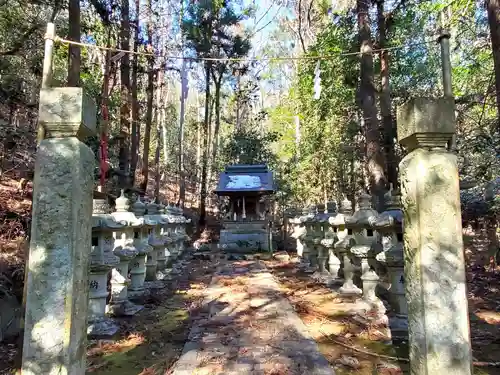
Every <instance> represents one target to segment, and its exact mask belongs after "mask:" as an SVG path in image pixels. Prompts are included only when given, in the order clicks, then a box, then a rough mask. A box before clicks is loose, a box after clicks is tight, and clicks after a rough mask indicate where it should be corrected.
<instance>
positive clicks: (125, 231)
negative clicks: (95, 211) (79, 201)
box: [107, 190, 143, 316]
mask: <svg viewBox="0 0 500 375" xmlns="http://www.w3.org/2000/svg"><path fill="white" fill-rule="evenodd" d="M122 197H123V190H122ZM123 198H124V197H123ZM117 201H118V204H117V206H118V207H117V209H120V198H118V200H117ZM121 209H122V210H123V211H117V212H114V213H113V214H111V215H112V217H113V218H114V219H115V220H117V221H119V222H120V223H122V224H124V226H123V227H121V228H118V229H116V230H115V231H114V232H113V238H114V241H115V246H114V249H113V254H114V255H116V256H117V257H118V258H119V259H120V262H119V264H118V265H117V266H116V267H115V268H113V269H112V270H111V299H110V304H109V305H108V311H107V312H108V313H109V314H112V315H115V316H131V315H135V314H136V313H137V312H138V311H140V310H142V308H143V306H138V305H135V304H133V303H132V302H130V301H129V300H128V285H129V283H130V280H129V278H128V273H129V263H130V261H131V260H132V259H134V258H135V257H136V256H137V254H138V252H137V250H136V248H135V247H134V227H133V224H134V220H136V218H135V216H133V215H132V216H133V217H130V215H129V214H130V212H128V211H126V210H127V209H128V202H127V203H126V205H125V206H122V207H121ZM121 213H124V214H125V215H121ZM131 220H132V221H131Z"/></svg>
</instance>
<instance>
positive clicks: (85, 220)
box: [22, 137, 94, 375]
mask: <svg viewBox="0 0 500 375" xmlns="http://www.w3.org/2000/svg"><path fill="white" fill-rule="evenodd" d="M93 171H94V154H93V152H92V151H91V150H90V149H89V148H88V147H87V146H86V145H84V144H83V143H81V142H80V141H79V140H78V139H76V138H73V137H71V138H63V139H44V140H42V141H41V142H40V146H39V149H38V152H37V158H36V163H35V179H34V189H33V190H34V196H33V222H32V226H31V242H30V249H29V263H28V277H27V281H26V283H27V285H26V290H27V296H26V314H25V330H24V346H23V351H22V354H23V359H22V374H23V375H39V374H45V375H56V374H71V375H84V374H85V367H86V366H85V351H86V337H87V311H88V297H89V285H88V281H89V256H90V248H91V243H92V241H91V240H92V190H93V187H94V180H93V175H94V174H93Z"/></svg>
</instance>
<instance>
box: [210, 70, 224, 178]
mask: <svg viewBox="0 0 500 375" xmlns="http://www.w3.org/2000/svg"><path fill="white" fill-rule="evenodd" d="M221 85H222V76H221V77H220V78H219V80H218V81H216V82H215V98H214V99H215V127H214V139H213V141H212V143H213V146H212V159H211V160H212V169H214V166H215V162H216V159H217V149H218V147H219V131H220V89H221Z"/></svg>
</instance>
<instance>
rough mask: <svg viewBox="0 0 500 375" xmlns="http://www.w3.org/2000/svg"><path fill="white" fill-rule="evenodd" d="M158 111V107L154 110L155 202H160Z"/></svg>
mask: <svg viewBox="0 0 500 375" xmlns="http://www.w3.org/2000/svg"><path fill="white" fill-rule="evenodd" d="M159 111H160V109H159V108H158V107H156V108H155V121H154V122H155V124H156V151H155V192H154V197H155V202H156V203H159V202H160V180H161V172H160V171H161V169H160V150H161V124H160V121H159V117H160V116H159Z"/></svg>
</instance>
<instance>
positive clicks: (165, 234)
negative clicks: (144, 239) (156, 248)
mask: <svg viewBox="0 0 500 375" xmlns="http://www.w3.org/2000/svg"><path fill="white" fill-rule="evenodd" d="M165 209H166V206H165V205H163V204H160V205H159V211H160V218H161V220H160V227H161V231H160V234H161V237H162V239H163V243H164V244H165V250H164V252H165V255H164V257H165V268H164V269H163V274H164V275H165V277H164V279H168V278H169V276H170V272H171V271H172V270H171V268H170V263H171V256H170V247H171V246H172V242H173V241H172V238H170V234H169V230H168V217H167V215H166V213H165Z"/></svg>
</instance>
